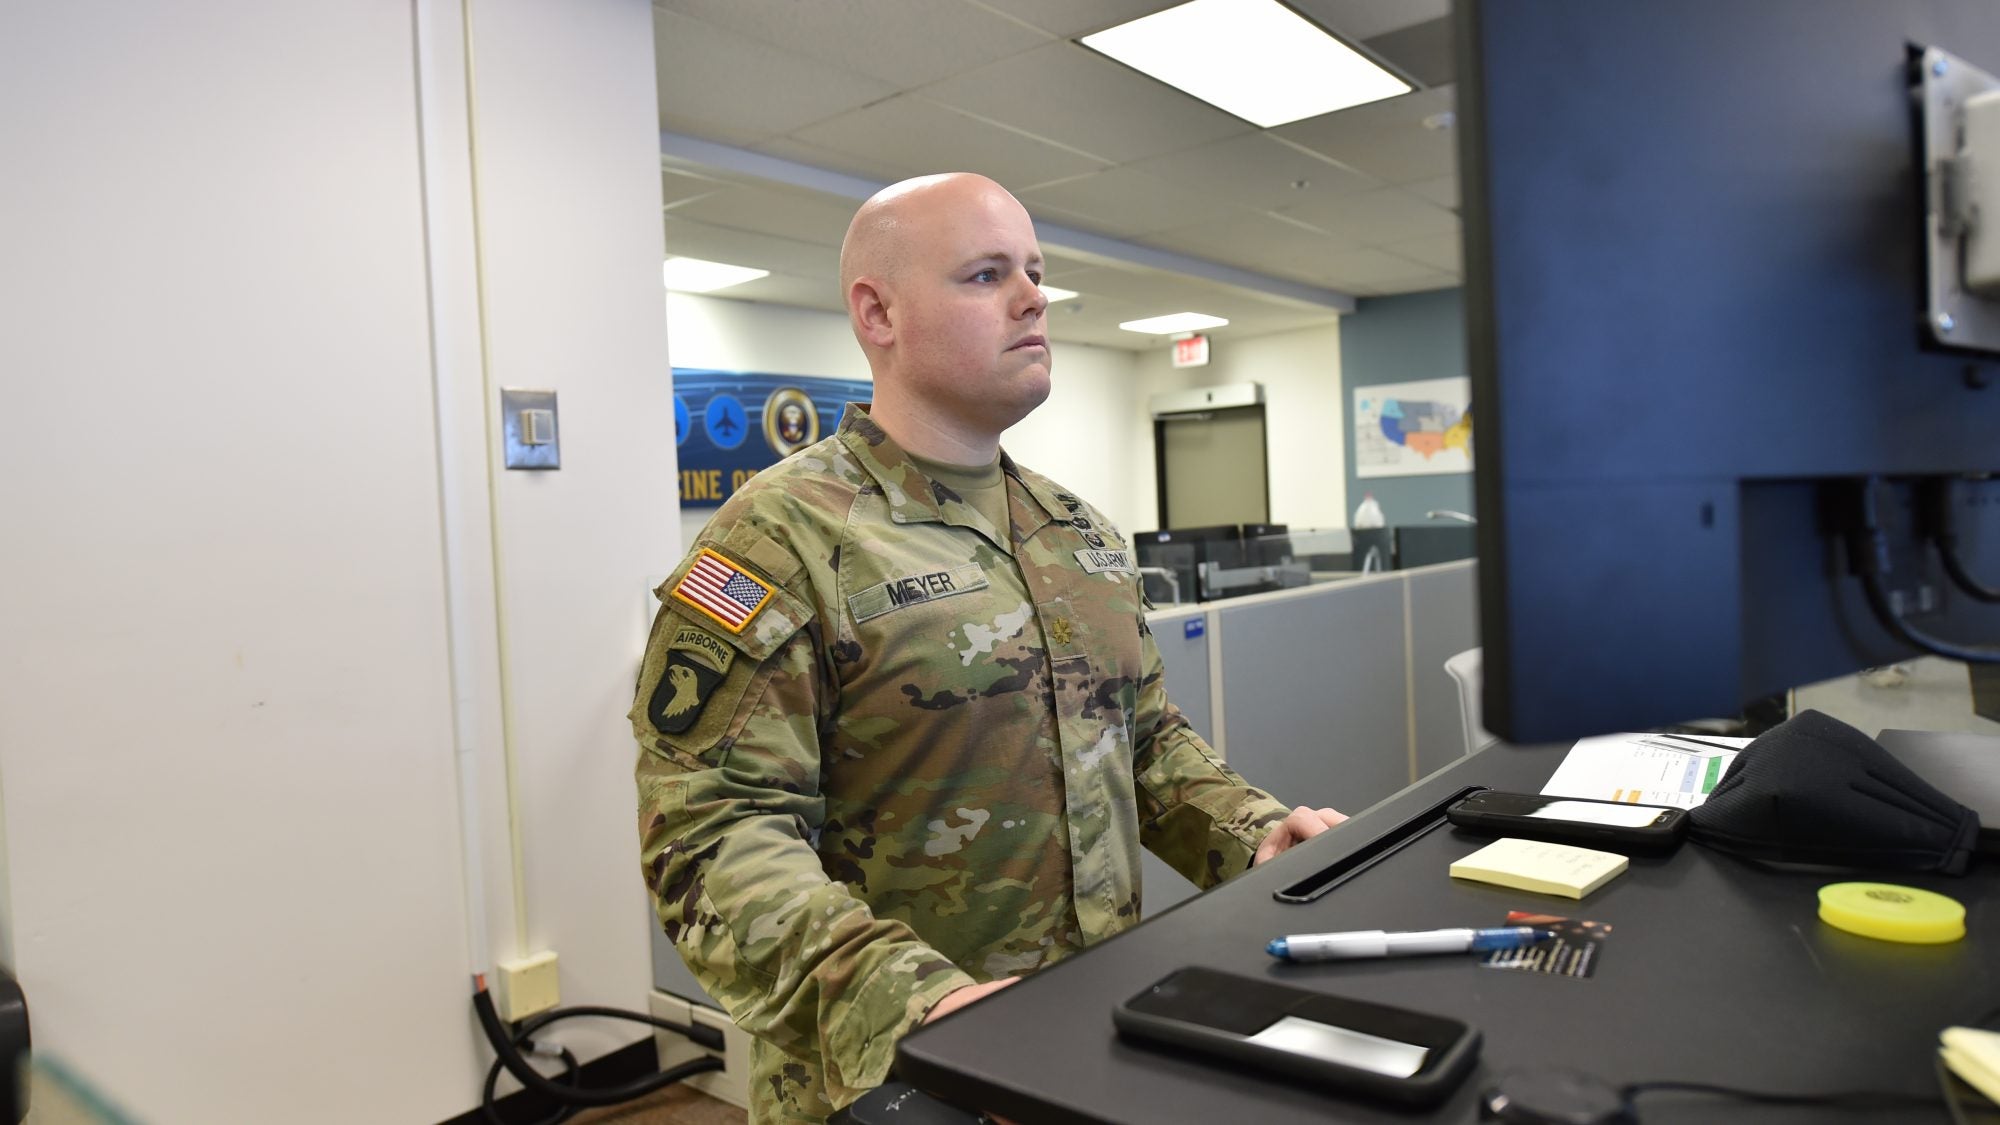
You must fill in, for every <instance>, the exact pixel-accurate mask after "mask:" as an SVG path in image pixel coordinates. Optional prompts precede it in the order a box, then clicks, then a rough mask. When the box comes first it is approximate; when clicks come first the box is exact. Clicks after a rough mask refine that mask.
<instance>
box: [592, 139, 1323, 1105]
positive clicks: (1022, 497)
mask: <svg viewBox="0 0 2000 1125" xmlns="http://www.w3.org/2000/svg"><path fill="white" fill-rule="evenodd" d="M840 264H841V285H842V288H843V290H844V292H845V294H846V298H847V310H848V315H849V319H850V321H851V322H852V325H853V328H854V335H855V338H856V339H857V340H858V341H859V342H860V344H861V349H862V351H863V352H864V353H866V355H867V357H868V365H869V369H870V370H871V371H872V372H873V373H874V379H875V388H874V389H875V394H874V402H873V404H872V405H871V406H869V407H860V406H852V405H850V406H849V407H848V409H847V413H846V416H845V417H843V418H842V419H841V423H840V429H839V432H837V433H836V434H835V435H834V436H832V437H831V438H828V439H826V440H824V441H821V442H820V443H818V444H817V445H813V446H810V447H808V448H806V449H802V450H800V451H799V452H797V453H795V454H793V455H792V456H790V457H788V458H786V459H785V460H784V461H782V462H780V463H779V464H777V465H775V466H773V467H772V468H770V469H767V470H765V471H764V472H762V473H759V474H758V475H757V476H756V477H755V478H754V479H752V480H751V481H750V482H749V483H748V484H747V485H745V486H744V487H743V488H742V489H741V490H739V491H738V492H737V493H736V495H735V496H734V497H732V498H731V499H730V501H729V502H728V503H727V504H725V505H723V507H722V509H721V510H720V511H719V512H717V513H716V516H715V518H714V519H713V520H711V521H710V522H709V524H708V526H707V527H706V528H704V529H703V531H702V533H701V535H700V536H699V537H698V538H697V540H696V542H695V544H694V549H693V551H692V552H691V553H690V554H689V556H688V558H687V560H686V561H684V562H683V563H682V565H681V567H680V569H679V570H677V571H676V572H675V574H674V575H673V577H671V578H669V579H668V580H667V582H666V583H665V584H664V585H662V586H661V587H660V590H659V593H660V597H661V601H662V608H661V610H660V613H659V617H658V618H657V619H656V620H655V622H654V625H653V633H652V639H651V642H650V643H649V645H648V648H647V654H646V661H645V666H644V668H643V670H642V671H641V673H640V678H639V685H638V691H637V697H636V700H635V702H634V705H633V708H632V713H631V718H632V724H633V729H634V731H635V732H636V734H637V736H638V739H639V744H640V747H641V749H642V753H641V754H640V759H639V766H638V784H639V825H640V833H641V847H642V862H643V865H644V870H645V875H646V881H647V885H648V886H649V887H650V888H651V890H652V893H653V895H654V898H655V902H656V905H657V908H658V912H659V916H660V922H661V924H662V925H663V926H664V927H665V929H666V933H667V935H668V937H669V938H671V939H672V940H673V942H674V944H675V947H676V948H677V949H679V951H680V953H681V956H682V958H683V959H684V960H685V961H686V962H687V964H688V967H689V968H690V969H691V970H692V971H693V972H694V974H695V976H696V977H697V978H698V979H699V980H700V981H701V982H702V985H703V986H704V987H705V988H707V990H708V992H709V994H710V995H712V996H713V997H715V999H716V1000H718V1001H719V1002H721V1003H722V1005H723V1006H724V1007H725V1008H727V1009H728V1011H729V1014H730V1016H731V1017H732V1018H734V1019H735V1020H736V1022H737V1023H738V1024H740V1025H741V1026H742V1027H744V1028H745V1029H746V1030H748V1031H749V1032H750V1033H751V1034H752V1035H754V1036H756V1038H757V1046H756V1056H755V1062H754V1073H753V1074H752V1076H751V1085H750V1096H751V1103H752V1104H751V1117H752V1120H753V1121H756V1122H759V1123H765V1122H817V1121H823V1120H824V1119H825V1118H826V1117H827V1115H829V1114H831V1113H832V1112H834V1111H835V1110H836V1109H838V1108H840V1107H842V1106H844V1105H846V1104H847V1103H849V1102H851V1101H853V1100H854V1099H855V1098H857V1097H859V1096H860V1095H861V1094H862V1093H863V1092H865V1091H866V1090H867V1089H869V1088H870V1087H873V1086H875V1085H878V1084H880V1083H881V1082H882V1081H883V1080H884V1079H885V1078H886V1077H887V1076H888V1073H889V1066H890V1062H891V1061H892V1058H893V1055H894V1050H895V1045H896V1041H897V1040H898V1039H899V1038H901V1037H902V1036H903V1034H904V1033H906V1032H907V1031H909V1030H910V1029H911V1028H912V1027H915V1026H916V1025H917V1024H919V1023H921V1022H923V1021H924V1020H926V1019H927V1018H936V1017H937V1016H940V1015H942V1014H944V1013H945V1012H948V1011H951V1010H953V1009H955V1008H958V1007H962V1006H963V1005H964V1004H966V1003H969V1002H971V1001H973V1000H976V999H977V998H979V997H980V996H982V995H985V994H986V993H988V992H990V991H992V990H994V989H996V988H999V987H1002V986H1003V985H1005V984H1008V983H1011V982H1012V981H1013V980H1015V979H1018V978H1019V977H1020V976H1021V975H1022V974H1025V973H1030V972H1033V971H1034V970H1035V969H1037V968H1039V967H1041V966H1043V965H1046V964H1048V963H1050V962H1053V961H1056V960H1058V959H1060V958H1062V957H1064V956H1067V955H1068V954H1071V953H1074V952H1076V951H1077V950H1080V949H1083V948H1085V947H1087V946H1089V945H1092V944H1094V943H1096V942H1099V941H1102V940H1104V939H1105V938H1107V937H1110V936H1111V935H1113V934H1115V933H1118V932H1119V931H1121V930H1124V929H1126V928H1127V927H1130V926H1132V925H1134V924H1136V923H1137V922H1138V921H1139V847H1140V845H1141V844H1142V843H1143V844H1144V845H1145V846H1146V847H1148V848H1151V849H1152V850H1153V851H1154V852H1155V853H1156V854H1158V855H1159V856H1160V857H1161V858H1163V859H1165V860H1166V861H1167V862H1168V863H1170V864H1172V865H1173V867H1174V868H1175V869H1176V870H1178V871H1180V872H1181V873H1182V874H1184V875H1186V876H1187V877H1188V878H1189V879H1191V880H1193V881H1194V882H1196V883H1197V884H1199V885H1201V886H1204V887H1207V886H1213V885H1214V884H1216V883H1219V882H1221V881H1222V880H1224V879H1227V878H1229V877H1230V876H1231V875H1234V874H1236V873H1238V872H1240V871H1242V870H1243V869H1244V868H1246V867H1248V866H1249V865H1250V864H1251V862H1252V861H1253V859H1254V858H1262V857H1264V856H1268V855H1270V854H1274V853H1276V852H1278V851H1282V850H1283V849H1284V848H1286V847H1288V846H1290V845H1291V844H1292V843H1293V842H1294V841H1295V840H1298V839H1303V838H1305V837H1307V836H1311V835H1314V834H1316V833H1317V832H1319V831H1322V830H1324V828H1325V827H1327V826H1328V825H1331V824H1335V823H1338V822H1339V820H1340V819H1341V817H1340V814H1338V813H1336V812H1334V811H1333V810H1331V809H1317V810H1314V809H1305V808H1300V809H1296V810H1292V811H1290V812H1289V813H1288V812H1287V810H1286V808H1285V807H1284V806H1283V805H1280V804H1279V803H1278V802H1277V801H1275V800H1273V799H1272V798H1271V797H1270V796H1269V795H1267V794H1265V793H1263V792H1261V791H1259V790H1257V789H1254V788H1252V787H1251V786H1250V785H1248V784H1247V783H1246V782H1245V781H1244V780H1243V779H1242V778H1241V777H1239V776H1238V775H1237V774H1236V773H1235V772H1233V771H1232V770H1230V769H1229V767H1227V766H1225V765H1224V764H1223V763H1222V761H1221V760H1220V759H1219V758H1217V757H1216V756H1215V754H1214V752H1213V751H1211V750H1210V749H1209V747H1208V746H1207V745H1206V744H1204V743H1203V742H1202V740H1201V738H1200V737H1199V736H1198V735H1196V734H1195V733H1194V731H1193V730H1192V729H1191V728H1190V727H1189V726H1188V724H1187V720H1186V719H1184V718H1183V717H1182V716H1181V713H1180V711H1179V710H1177V709H1176V708H1175V707H1174V706H1173V704H1172V703H1170V702H1168V701H1167V697H1166V693H1165V692H1164V690H1163V689H1162V687H1161V666H1160V656H1159V650H1158V649H1157V648H1156V647H1155V646H1154V643H1153V639H1152V635H1151V634H1150V633H1149V632H1148V631H1147V629H1146V624H1145V620H1144V617H1143V613H1144V610H1145V608H1146V607H1145V604H1144V600H1143V595H1142V593H1141V590H1140V585H1139V581H1138V575H1137V574H1136V572H1135V571H1134V569H1133V561H1132V555H1131V551H1130V548H1129V546H1128V545H1127V544H1126V542H1125V541H1124V539H1123V538H1122V537H1121V536H1120V535H1119V534H1118V532H1117V531H1116V530H1115V529H1113V528H1112V527H1111V526H1110V525H1109V524H1108V523H1107V522H1106V521H1105V519H1104V517H1103V516H1101V515H1100V514H1099V513H1098V512H1097V510H1096V509H1094V508H1092V507H1091V506H1090V505H1088V504H1086V503H1084V502H1083V501H1082V500H1080V499H1078V498H1077V497H1076V496H1074V495H1072V494H1071V493H1069V492H1067V491H1065V490H1064V489H1063V488H1062V487H1061V486H1060V485H1058V484H1056V483H1055V482H1054V481H1051V480H1049V479H1048V478H1046V477H1043V476H1041V475H1040V474H1038V473H1035V472H1032V471H1030V470H1029V469H1026V468H1024V467H1022V466H1020V465H1018V464H1016V463H1015V462H1014V461H1013V460H1012V459H1011V458H1009V457H1007V456H1006V454H1005V453H1003V452H1001V450H1000V435H1001V433H1002V432H1003V431H1005V430H1006V429H1007V427H1009V426H1011V425H1013V424H1014V423H1016V422H1018V421H1020V420H1021V419H1022V418H1025V417H1026V416H1027V415H1028V413H1029V412H1030V411H1032V410H1034V409H1035V407H1037V406H1039V405H1041V403H1042V401H1043V400H1044V399H1046V398H1047V397H1048V394H1049V371H1050V349H1049V341H1048V337H1047V336H1046V335H1045V329H1044V325H1043V320H1042V314H1043V311H1044V309H1045V308H1046V306H1047V301H1046V299H1045V298H1044V297H1043V296H1042V293H1041V289H1040V287H1039V286H1040V282H1041V270H1042V255H1041V250H1040V248H1039V247H1038V246H1037V245H1036V241H1035V232H1034V226H1033V224H1032V223H1031V222H1030V221H1029V218H1028V214H1027V212H1026V211H1025V210H1024V209H1023V208H1022V207H1021V205H1020V203H1019V202H1017V201H1016V200H1015V199H1014V197H1013V196H1011V195H1009V194H1008V193H1007V192H1006V191H1005V190H1004V189H1002V188H1001V187H1000V186H999V185H998V184H996V183H994V182H992V181H991V180H988V179H985V178H983V177H980V176H971V175H964V174H957V175H947V176H930V177H925V178H922V179H917V180H910V181H906V182H904V183H900V184H897V185H895V186H893V187H890V188H887V189H885V190H884V191H882V192H881V193H880V194H878V195H876V196H875V197H874V198H872V199H870V200H869V201H868V202H867V203H866V204H864V205H863V206H862V207H861V209H860V211H859V212H858V213H857V214H856V215H855V217H854V221H853V223H852V225H851V226H850V227H849V228H848V232H847V238H846V241H845V243H844V244H843V245H842V247H841V256H840Z"/></svg>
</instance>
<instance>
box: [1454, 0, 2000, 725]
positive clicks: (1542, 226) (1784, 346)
mask: <svg viewBox="0 0 2000 1125" xmlns="http://www.w3.org/2000/svg"><path fill="white" fill-rule="evenodd" d="M1454 19H1455V24H1456V36H1457V59H1458V62H1457V78H1458V85H1457V98H1458V100H1457V129H1458V134H1459V153H1460V183H1459V191H1460V196H1461V200H1462V204H1461V213H1462V218H1463V222H1464V233H1465V259H1464V262H1465V298H1466V301H1465V303H1466V326H1467V345H1468V350H1469V353H1470V354H1469V366H1470V373H1471V377H1472V399H1473V401H1474V403H1476V404H1477V408H1478V411H1479V415H1480V419H1479V420H1480V426H1481V429H1480V433H1479V439H1478V443H1477V450H1476V461H1475V481H1474V489H1475V495H1476V497H1477V501H1478V510H1479V511H1478V514H1479V525H1478V536H1479V545H1478V546H1479V552H1478V553H1479V565H1480V589H1479V598H1480V615H1481V639H1482V644H1483V645H1484V647H1485V654H1484V666H1485V699H1484V721H1485V723H1486V724H1487V725H1488V726H1489V727H1490V728H1491V729H1493V730H1494V731H1496V732H1497V733H1499V734H1501V735H1503V736H1505V737H1507V738H1509V739H1511V740H1513V741H1517V742H1521V741H1539V740H1550V739H1557V738H1567V737H1571V736H1576V735H1582V734H1587V733H1594V732H1602V731H1607V730H1619V729H1637V728H1645V727H1650V726H1656V725H1662V724H1668V723H1673V722H1679V721H1683V720H1688V719H1692V718H1698V717H1704V716H1725V715H1734V714H1736V713H1738V712H1739V710H1740V709H1741V706H1742V704H1743V703H1744V701H1746V700H1750V699H1754V698H1758V697H1761V696H1765V695H1767V694H1770V693H1773V692H1776V691H1780V690H1782V689H1785V688H1789V687H1792V686H1796V685H1798V684H1801V683H1808V682H1813V681H1816V680H1819V679H1824V678H1829V677H1833V676H1837V675H1841V674H1844V673H1847V672H1850V671H1853V670H1855V669H1858V668H1862V667H1867V666H1870V665H1876V664H1883V663H1887V662H1889V661H1892V660H1895V659H1898V658H1902V657H1905V656H1908V655H1910V654H1912V653H1914V652H1917V651H1920V650H1919V649H1918V648H1917V647H1916V646H1915V645H1913V644H1912V643H1910V638H1911V637H1913V636H1915V635H1916V634H1919V633H1920V634H1922V635H1923V636H1924V637H1926V638H1929V639H1932V640H1937V639H1943V640H1945V641H1950V642H1956V643H1957V644H1958V645H1960V646H1966V645H1993V644H1995V643H2000V607H1996V606H1994V605H1991V604H1985V603H1981V602H1979V601H1977V600H1976V599H1975V598H1974V597H1972V596H1971V595H1970V594H1969V593H1968V592H1967V584H1963V583H1959V582H1956V581H1954V580H1953V579H1952V578H1950V577H1948V576H1947V574H1946V573H1945V569H1944V567H1943V565H1942V563H1943V556H1942V555H1941V554H1940V552H1939V550H1938V547H1937V544H1936V543H1935V542H1926V541H1925V540H1926V536H1925V535H1924V534H1923V533H1922V531H1921V528H1922V526H1923V523H1924V521H1923V520H1922V519H1921V518H1920V513H1919V511H1918V509H1917V508H1916V506H1915V505H1916V504H1917V503H1918V501H1917V497H1918V496H1919V494H1920V493H1921V492H1922V491H1923V490H1924V488H1925V487H1928V486H1926V485H1922V484H1921V483H1920V482H1921V481H1941V482H1950V487H1951V489H1952V490H1953V492H1952V495H1951V496H1950V498H1949V499H1948V502H1947V503H1946V505H1945V508H1946V510H1949V511H1952V512H1955V513H1956V514H1957V516H1958V518H1959V519H1960V521H1961V524H1962V526H1961V527H1960V531H1959V535H1960V539H1961V542H1960V544H1959V547H1958V554H1957V561H1958V562H1959V563H1960V564H1962V565H1961V567H1960V569H1962V570H1965V571H1969V572H1970V573H1969V574H1967V575H1965V577H1967V578H1969V579H1972V580H1974V581H1975V582H1983V583H1984V584H1985V585H1987V586H1994V585H2000V527H1996V524H2000V484H1996V483H1994V482H1990V481H1966V480H1964V479H1963V478H1964V477H1965V476H1966V475H1968V474H1979V473H1992V472H1995V471H2000V366H1996V365H1995V364H1994V362H1993V356H1992V355H1991V354H1990V353H1988V352H1986V351H1985V350H1984V349H1983V348H1981V349H1976V350H1959V349H1958V348H1957V347H1956V346H1955V345H1954V344H1953V342H1952V340H1951V338H1950V334H1949V333H1948V332H1946V331H1944V330H1943V329H1942V328H1941V327H1940V325H1939V322H1937V320H1936V318H1935V317H1934V316H1933V314H1932V313H1931V312H1930V311H1929V310H1930V306H1929V305H1928V304H1927V301H1928V299H1929V298H1928V296H1927V291H1926V277H1927V273H1926V271H1927V268H1928V266H1927V262H1928V259H1927V257H1926V242H1927V237H1926V225H1925V219H1926V209H1925V203H1926V200H1927V199H1930V198H1934V196H1933V194H1932V193H1933V190H1934V189H1932V188H1928V187H1926V184H1925V179H1924V175H1923V172H1924V163H1925V162H1924V160H1923V159H1922V158H1921V157H1920V156H1919V155H1918V154H1919V152H1920V144H1919V139H1918V136H1919V134H1918V129H1919V121H1918V115H1917V113H1916V111H1915V110H1914V109H1913V104H1914V103H1913V99H1912V80H1913V75H1916V74H1918V73H1919V70H1920V68H1919V67H1918V66H1916V65H1913V64H1915V63H1916V62H1917V61H1918V60H1916V59H1915V58H1913V57H1912V53H1911V45H1912V44H1915V45H1918V46H1920V47H1921V46H1935V47H1939V48H1942V49H1944V50H1945V51H1948V52H1951V53H1952V54H1954V55H1956V56H1957V57H1958V58H1959V59H1960V60H1962V61H1964V62H1969V63H1971V64H1973V65H1975V66H1976V67H1978V68H1981V69H1983V70H1985V71H1988V72H1990V73H1993V74H2000V3H1995V2H1994V0H1866V2H1852V3H1838V4H1829V3H1824V2H1822V0H1755V2H1750V3H1746V2H1744V0H1620V2H1617V3H1602V2H1599V0H1506V2H1505V3H1500V2H1491V0H1459V3H1458V4H1457V6H1456V13H1455V16H1454ZM1923 69H1928V68H1927V67H1926V68H1923ZM1963 74H1964V72H1954V78H1958V77H1962V76H1963ZM1986 166H1987V167H1989V168H1990V167H1991V166H1992V165H1991V164H1990V163H1989V164H1987V165H1986ZM1967 307H1968V308H1972V307H1973V306H1967ZM1980 307H1982V308H1983V306H1980ZM1960 338H1961V339H1962V338H1963V337H1962V335H1961V337H1960ZM1871 479H1873V480H1875V481H1876V482H1877V483H1875V484H1873V485H1870V484H1869V483H1868V482H1869V481H1870V480H1871ZM1871 498H1872V500H1873V503H1872V504H1871V503H1868V502H1867V501H1869V500H1871ZM1871 509H1872V510H1871ZM1870 519H1877V520H1879V521H1880V522H1881V533H1880V534H1879V535H1877V534H1874V533H1872V532H1870V531H1869V530H1868V528H1867V522H1868V521H1869V520H1870ZM1877 558H1887V559H1888V560H1889V561H1890V562H1891V564H1892V567H1891V569H1890V571H1889V573H1888V575H1887V577H1886V578H1885V579H1883V580H1881V581H1879V582H1878V583H1877V586H1878V588H1879V589H1880V591H1881V596H1880V597H1879V598H1871V597H1870V596H1869V595H1868V594H1867V592H1866V591H1865V589H1864V585H1863V582H1862V581H1861V579H1860V578H1859V577H1858V576H1857V573H1856V568H1857V565H1859V566H1860V567H1861V568H1862V569H1868V568H1869V567H1870V566H1872V565H1873V564H1872V563H1870V562H1869V560H1871V559H1877ZM1898 613H1900V616H1898ZM1892 622H1893V625H1892V624H1891V623H1892Z"/></svg>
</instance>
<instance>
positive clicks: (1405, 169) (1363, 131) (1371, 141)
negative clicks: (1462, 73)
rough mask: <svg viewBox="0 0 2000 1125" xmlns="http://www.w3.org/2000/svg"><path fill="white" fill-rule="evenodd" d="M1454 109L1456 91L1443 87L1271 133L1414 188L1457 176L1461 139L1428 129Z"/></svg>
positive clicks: (1345, 110)
mask: <svg viewBox="0 0 2000 1125" xmlns="http://www.w3.org/2000/svg"><path fill="white" fill-rule="evenodd" d="M1454 104H1455V100H1454V88H1453V87H1450V86H1440V87H1438V88H1437V89H1435V90H1419V91H1417V92H1416V93H1414V94H1404V95H1403V96H1402V97H1400V98H1385V99H1383V100H1382V101H1379V102H1369V103H1368V104H1367V105H1358V106H1355V107H1354V108H1353V109H1343V110H1341V111H1339V112H1338V113H1327V114H1322V115H1320V116H1318V117H1309V118H1307V119H1305V120H1304V121H1296V122H1293V123H1292V124H1290V125H1281V126H1279V127H1278V128H1276V129H1273V130H1272V133H1273V134H1275V135H1277V136H1280V137H1283V138H1284V139H1286V140H1288V141H1291V142H1293V143H1294V144H1299V145H1303V146H1305V147H1306V148H1308V149H1311V150H1312V151H1314V152H1316V153H1319V154H1320V155H1322V156H1324V157H1326V158H1327V159H1329V160H1337V161H1339V162H1340V163H1342V164H1345V165H1347V166H1348V167H1351V168H1356V169H1359V170H1360V171H1362V172H1365V173H1367V174H1369V175H1371V176H1375V177H1378V178H1380V179H1383V180H1387V181H1389V182H1390V183H1394V184H1407V183H1414V182H1415V181H1417V180H1432V179H1436V178H1437V177H1439V176H1444V175H1451V174H1454V173H1456V172H1457V170H1458V149H1457V145H1458V137H1457V134H1456V133H1455V132H1454V131H1453V130H1452V129H1449V128H1446V129H1430V128H1426V127H1425V126H1424V120H1425V119H1426V118H1430V117H1433V116H1435V115H1437V114H1440V113H1444V112H1447V111H1450V110H1451V109H1452V107H1453V105H1454Z"/></svg>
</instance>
